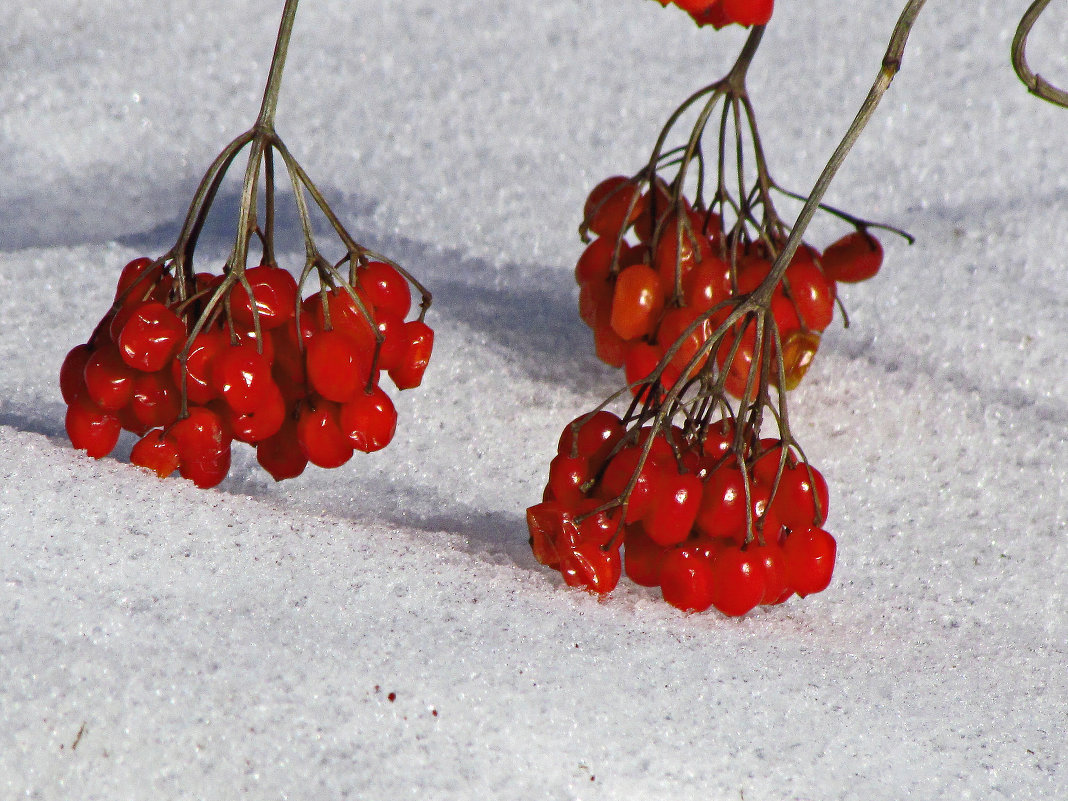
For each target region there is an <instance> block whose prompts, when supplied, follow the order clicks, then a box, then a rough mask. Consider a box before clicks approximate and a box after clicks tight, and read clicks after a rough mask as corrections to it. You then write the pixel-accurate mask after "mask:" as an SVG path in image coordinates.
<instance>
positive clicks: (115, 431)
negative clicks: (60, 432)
mask: <svg viewBox="0 0 1068 801" xmlns="http://www.w3.org/2000/svg"><path fill="white" fill-rule="evenodd" d="M65 425H66V428H67V436H68V437H70V442H71V445H73V446H74V447H75V448H77V449H78V450H82V451H85V452H86V453H88V454H89V455H90V456H92V457H93V458H94V459H100V458H102V457H104V456H107V455H108V454H109V453H111V450H112V449H113V448H114V447H115V443H117V442H118V441H119V432H120V430H121V426H120V425H119V418H118V417H116V416H115V415H113V414H110V413H108V412H105V411H104V410H103V409H101V408H100V407H99V406H97V405H96V404H95V403H93V402H92V401H91V400H90V399H89V398H88V397H87V396H85V395H80V396H78V397H76V398H75V399H74V401H73V402H72V403H71V404H70V406H68V407H67V416H66V420H65Z"/></svg>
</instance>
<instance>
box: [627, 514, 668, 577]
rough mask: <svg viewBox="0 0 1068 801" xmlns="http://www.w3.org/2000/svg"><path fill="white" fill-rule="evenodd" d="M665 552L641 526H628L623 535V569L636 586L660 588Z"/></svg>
mask: <svg viewBox="0 0 1068 801" xmlns="http://www.w3.org/2000/svg"><path fill="white" fill-rule="evenodd" d="M665 552H666V549H665V548H664V547H663V546H662V545H658V544H657V543H656V542H654V541H653V539H652V538H651V537H650V536H649V535H648V534H646V533H645V531H644V529H642V527H641V526H627V528H626V532H625V533H624V535H623V569H624V571H625V572H626V574H627V575H628V576H629V577H630V580H631V581H633V582H634V583H635V584H640V585H641V586H643V587H658V586H660V565H661V563H662V562H663V560H664V553H665Z"/></svg>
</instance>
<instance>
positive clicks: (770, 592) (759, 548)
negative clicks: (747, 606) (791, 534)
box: [748, 543, 794, 604]
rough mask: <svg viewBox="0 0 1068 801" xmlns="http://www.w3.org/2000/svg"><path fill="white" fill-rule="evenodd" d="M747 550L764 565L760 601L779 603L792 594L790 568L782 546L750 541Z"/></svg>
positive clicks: (763, 602)
mask: <svg viewBox="0 0 1068 801" xmlns="http://www.w3.org/2000/svg"><path fill="white" fill-rule="evenodd" d="M748 552H749V554H750V555H751V556H752V557H753V558H754V559H756V560H757V561H759V562H761V563H762V564H763V565H764V592H763V594H762V595H761V597H760V603H762V604H780V603H782V602H783V601H785V600H786V599H787V598H789V597H790V596H791V595H793V594H794V592H793V588H792V587H791V586H790V569H789V565H788V564H787V562H786V554H785V553H784V552H783V550H782V546H780V545H779V544H778V543H768V544H766V545H758V544H756V543H752V544H751V545H750V546H749V549H748Z"/></svg>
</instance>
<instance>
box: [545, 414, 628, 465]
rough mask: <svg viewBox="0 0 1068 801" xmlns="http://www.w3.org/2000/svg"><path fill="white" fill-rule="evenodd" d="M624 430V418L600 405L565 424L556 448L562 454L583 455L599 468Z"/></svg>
mask: <svg viewBox="0 0 1068 801" xmlns="http://www.w3.org/2000/svg"><path fill="white" fill-rule="evenodd" d="M625 433H626V429H625V428H624V427H623V422H622V421H621V420H620V419H619V418H618V417H616V415H614V414H612V412H609V411H607V410H604V409H602V410H601V411H598V412H594V413H593V414H592V415H588V416H587V415H582V416H581V417H577V418H575V419H574V420H573V421H571V422H570V423H569V424H568V425H566V426H564V430H563V432H562V433H561V434H560V441H559V443H558V444H557V447H556V452H557V453H559V454H561V455H563V456H572V455H574V456H583V457H585V458H587V459H589V461H590V464H591V465H593V466H595V467H598V468H599V467H600V466H601V464H602V463H603V462H604V460H605V459H606V458H608V454H609V453H611V451H612V449H613V448H614V447H615V446H616V444H617V443H618V442H619V441H620V440H621V439H622V438H623V435H624V434H625Z"/></svg>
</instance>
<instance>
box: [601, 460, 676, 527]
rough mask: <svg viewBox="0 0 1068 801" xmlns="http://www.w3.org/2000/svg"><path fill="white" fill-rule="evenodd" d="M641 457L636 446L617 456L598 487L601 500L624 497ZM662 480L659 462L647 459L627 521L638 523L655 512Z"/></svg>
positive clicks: (640, 474)
mask: <svg viewBox="0 0 1068 801" xmlns="http://www.w3.org/2000/svg"><path fill="white" fill-rule="evenodd" d="M641 455H642V449H641V448H640V447H637V446H634V445H632V446H630V447H628V448H623V450H621V451H620V452H619V453H617V454H616V455H615V456H613V457H612V460H611V461H610V462H609V463H608V467H607V468H606V469H605V471H604V475H603V476H602V478H601V483H600V485H599V487H598V488H597V495H598V497H600V498H604V499H605V500H613V499H615V498H619V497H620V496H622V495H623V493H624V491H625V490H626V488H627V485H628V484H629V483H630V480H631V478H632V477H633V476H634V473H635V471H636V470H637V467H638V461H639V460H640V459H641ZM659 477H660V469H659V466H658V465H657V463H656V461H655V460H654V459H653V458H651V457H650V458H648V459H646V462H645V464H644V465H643V466H642V469H641V472H640V473H639V474H638V480H637V482H636V483H635V485H634V489H633V490H632V491H631V494H630V498H629V500H628V501H627V514H626V518H625V522H627V523H635V522H637V521H639V520H641V519H642V518H643V517H644V516H645V514H646V513H647V512H649V511H650V510H651V508H652V503H653V499H654V496H655V493H656V484H657V480H658V479H659Z"/></svg>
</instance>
